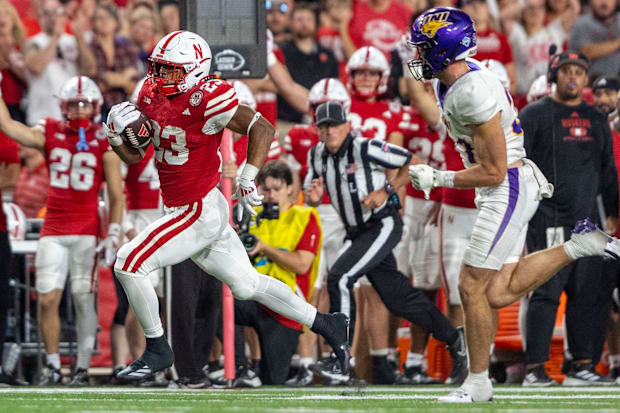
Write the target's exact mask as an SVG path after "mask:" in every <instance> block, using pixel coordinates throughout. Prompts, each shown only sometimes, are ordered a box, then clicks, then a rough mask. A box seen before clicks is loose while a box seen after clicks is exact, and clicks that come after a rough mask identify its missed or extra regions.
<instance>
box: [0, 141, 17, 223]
mask: <svg viewBox="0 0 620 413" xmlns="http://www.w3.org/2000/svg"><path fill="white" fill-rule="evenodd" d="M17 150H18V146H17V144H16V143H15V142H13V141H12V140H11V139H9V138H7V137H6V135H4V134H3V133H0V165H6V166H8V165H11V164H14V163H16V164H19V155H18V154H17ZM0 232H6V215H5V213H4V210H3V209H2V191H0Z"/></svg>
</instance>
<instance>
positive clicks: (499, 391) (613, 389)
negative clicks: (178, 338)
mask: <svg viewBox="0 0 620 413" xmlns="http://www.w3.org/2000/svg"><path fill="white" fill-rule="evenodd" d="M454 389H455V387H452V386H431V387H429V388H420V387H416V386H410V387H408V386H398V387H387V386H376V387H375V386H370V387H367V388H362V389H359V392H360V394H363V393H365V394H368V393H384V394H385V395H391V394H394V395H403V393H420V394H424V393H433V394H436V395H440V394H442V393H445V392H450V391H453V390H454ZM619 390H620V388H618V387H617V386H608V387H602V386H599V387H590V386H583V387H578V386H577V387H574V386H571V387H562V386H558V387H551V388H549V387H547V388H531V387H529V388H523V387H495V388H494V389H493V393H494V396H493V397H496V396H498V395H506V396H510V395H514V393H518V394H528V393H530V395H531V396H544V397H547V394H550V393H579V395H583V396H587V395H588V394H592V393H614V394H613V395H611V396H613V397H616V398H618V399H620V391H619ZM343 391H344V392H350V393H354V392H356V391H358V389H357V388H355V387H345V386H333V387H332V386H330V387H316V388H312V387H309V388H307V389H296V388H292V387H291V388H285V387H263V388H261V389H260V390H255V389H254V390H250V391H248V392H247V393H245V392H239V394H243V396H244V397H263V396H264V394H265V393H280V394H281V397H292V396H293V395H295V396H296V397H304V396H310V395H312V393H333V394H334V395H336V394H337V395H340V393H342V392H343ZM205 392H208V394H209V395H217V394H218V393H221V394H223V395H230V391H228V390H219V389H209V390H205ZM2 393H39V394H46V393H50V394H52V393H67V394H68V393H98V394H114V393H145V394H152V395H158V394H162V393H187V394H197V393H196V392H195V391H188V390H183V389H167V388H160V389H157V391H153V389H148V388H146V389H144V388H138V387H124V386H119V387H108V386H105V387H87V388H71V387H49V388H48V387H4V388H0V394H2ZM304 393H306V394H305V395H304ZM308 393H310V394H308ZM532 393H533V394H532ZM593 396H594V395H593ZM562 397H566V398H569V397H571V395H562Z"/></svg>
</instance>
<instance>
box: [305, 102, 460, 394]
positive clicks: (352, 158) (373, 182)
mask: <svg viewBox="0 0 620 413" xmlns="http://www.w3.org/2000/svg"><path fill="white" fill-rule="evenodd" d="M315 116H316V126H317V128H318V133H319V140H320V143H318V144H317V145H316V146H314V147H313V148H312V149H311V150H310V152H309V153H308V173H307V175H306V181H305V183H304V187H305V188H306V189H305V191H304V199H305V201H306V203H307V204H308V205H311V206H318V205H319V204H320V202H321V198H322V196H323V191H324V190H325V189H327V193H328V195H329V198H330V199H331V202H332V204H333V205H334V207H335V209H336V211H338V213H339V215H340V218H341V219H342V221H343V223H344V225H345V228H346V231H347V239H349V240H351V245H350V246H349V247H348V248H347V249H346V250H345V251H344V252H343V253H342V255H340V258H338V260H337V261H336V263H335V264H334V265H333V266H332V268H330V269H329V272H328V275H327V288H328V291H329V301H330V312H343V313H345V314H346V315H347V316H348V317H349V319H350V320H351V332H350V335H349V337H350V338H352V337H353V328H354V323H355V299H354V296H353V291H352V289H353V284H354V283H355V281H357V279H358V278H360V277H361V276H363V275H366V276H367V277H368V280H369V281H370V282H371V284H372V285H373V287H374V288H375V289H376V290H377V293H378V294H379V296H380V297H381V300H382V301H383V302H384V303H385V305H386V307H387V308H388V309H389V310H390V311H391V312H392V313H394V314H396V315H397V316H399V317H403V318H405V319H407V320H408V321H410V322H412V323H414V324H416V325H417V326H419V327H421V328H423V329H424V330H426V331H428V332H429V333H431V334H433V336H434V337H435V339H437V340H439V341H443V342H445V343H447V344H448V349H449V350H450V355H451V356H452V369H453V373H454V372H458V373H460V374H458V375H455V376H453V377H458V378H459V379H460V381H459V383H458V384H460V382H462V381H463V379H464V378H465V376H466V374H467V361H466V351H465V343H464V337H462V336H461V334H459V332H458V331H457V330H456V329H455V328H454V327H452V325H451V324H450V322H449V321H448V319H447V318H446V317H445V316H444V315H443V314H442V313H441V312H440V311H439V310H438V309H437V307H435V305H434V304H433V303H431V302H430V301H429V300H428V299H427V298H426V296H425V295H424V294H423V293H422V292H421V291H420V290H418V289H416V288H413V287H412V286H411V284H410V283H409V280H408V279H407V278H406V277H405V276H404V275H403V274H401V273H400V272H398V270H397V269H396V259H395V258H394V254H393V252H392V251H393V250H394V248H395V247H396V244H398V242H399V241H400V238H401V236H402V233H403V223H402V221H401V218H400V215H399V214H398V208H399V207H398V206H397V204H398V198H397V196H396V190H398V188H400V187H402V186H403V185H405V184H406V183H407V182H408V170H407V167H408V166H409V163H410V161H411V157H412V154H411V153H410V152H409V151H407V150H405V149H403V148H400V147H398V146H394V145H391V144H389V143H387V142H384V141H381V140H377V139H366V138H362V137H356V136H355V135H354V134H353V133H351V126H350V124H349V122H347V119H346V114H345V111H344V109H343V107H342V106H341V105H340V104H339V103H336V102H326V103H323V104H321V105H320V106H319V107H318V108H317V109H316V112H315ZM391 169H395V170H397V174H396V175H395V177H394V178H393V179H392V181H391V182H387V179H386V170H391ZM337 366H338V363H326V364H325V365H322V366H319V372H320V373H321V374H323V375H325V376H328V377H330V378H333V374H334V373H338V367H337Z"/></svg>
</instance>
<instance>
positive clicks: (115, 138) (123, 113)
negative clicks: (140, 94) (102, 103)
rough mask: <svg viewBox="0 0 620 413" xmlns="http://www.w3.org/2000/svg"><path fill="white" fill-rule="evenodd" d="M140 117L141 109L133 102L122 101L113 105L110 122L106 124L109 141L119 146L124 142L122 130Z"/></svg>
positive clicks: (109, 117) (109, 115) (109, 114)
mask: <svg viewBox="0 0 620 413" xmlns="http://www.w3.org/2000/svg"><path fill="white" fill-rule="evenodd" d="M139 117H140V111H138V109H136V105H134V104H133V103H131V102H122V103H119V104H118V105H114V106H112V108H111V109H110V112H109V113H108V122H107V123H106V124H105V125H104V129H105V133H106V135H107V137H108V141H109V142H110V145H112V146H119V145H121V144H122V143H123V139H122V138H121V135H120V134H121V132H123V131H124V130H125V128H126V127H127V125H129V124H130V123H131V122H134V121H136V120H137V119H138V118H139Z"/></svg>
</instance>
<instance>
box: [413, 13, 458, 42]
mask: <svg viewBox="0 0 620 413" xmlns="http://www.w3.org/2000/svg"><path fill="white" fill-rule="evenodd" d="M448 17H450V12H449V11H441V12H438V13H433V14H429V15H427V16H424V20H422V27H421V28H420V31H421V32H422V34H423V35H425V36H426V37H428V38H429V39H432V38H434V37H435V35H436V34H437V30H439V29H441V28H443V27H446V26H450V25H452V22H449V21H447V20H448Z"/></svg>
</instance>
